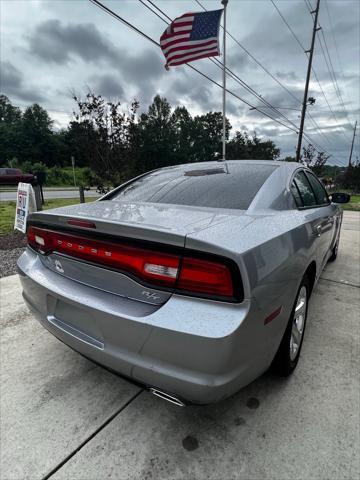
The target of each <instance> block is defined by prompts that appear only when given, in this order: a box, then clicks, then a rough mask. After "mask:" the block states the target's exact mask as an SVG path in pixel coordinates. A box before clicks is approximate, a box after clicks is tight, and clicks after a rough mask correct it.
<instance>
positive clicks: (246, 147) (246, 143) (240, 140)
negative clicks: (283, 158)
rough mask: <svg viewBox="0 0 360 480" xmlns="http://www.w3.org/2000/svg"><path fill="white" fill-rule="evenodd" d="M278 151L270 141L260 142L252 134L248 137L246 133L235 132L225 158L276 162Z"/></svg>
mask: <svg viewBox="0 0 360 480" xmlns="http://www.w3.org/2000/svg"><path fill="white" fill-rule="evenodd" d="M279 155H280V149H279V148H278V147H277V146H276V145H275V143H274V142H273V141H272V140H262V139H261V138H260V137H258V136H257V135H256V133H254V136H253V137H250V136H249V135H248V134H247V133H246V132H244V133H242V132H239V131H236V132H235V135H234V137H233V138H232V139H231V140H230V141H229V143H228V146H227V158H229V159H233V160H244V159H251V160H276V159H277V158H278V157H279Z"/></svg>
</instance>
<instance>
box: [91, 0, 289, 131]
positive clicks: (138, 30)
mask: <svg viewBox="0 0 360 480" xmlns="http://www.w3.org/2000/svg"><path fill="white" fill-rule="evenodd" d="M89 1H90V2H91V3H93V4H94V5H96V6H97V7H99V8H101V9H102V10H104V11H105V12H106V13H108V14H109V15H111V16H112V17H114V18H116V19H117V20H118V21H120V22H121V23H123V24H124V25H126V26H127V27H129V28H130V29H131V30H134V31H135V32H136V33H138V34H139V35H141V36H142V37H144V38H146V39H147V40H149V41H150V42H151V43H152V44H154V45H156V46H157V47H160V44H159V43H158V42H157V41H156V40H154V39H153V38H151V37H150V36H149V35H147V34H145V33H144V32H143V31H141V30H140V29H139V28H137V27H135V26H134V25H133V24H131V23H130V22H128V21H127V20H125V19H124V18H123V17H121V16H120V15H118V14H117V13H115V12H114V11H113V10H111V9H110V8H108V7H106V6H105V5H104V4H102V3H101V2H99V0H89ZM186 65H187V66H188V67H189V68H190V69H191V70H193V71H195V72H197V73H198V74H199V75H201V76H202V77H204V78H206V79H207V80H209V81H210V82H212V83H213V84H214V85H216V86H218V87H219V88H222V85H220V84H219V83H218V82H216V81H215V80H214V79H212V78H210V77H209V76H208V75H206V74H205V73H203V72H202V71H201V70H199V69H197V68H196V67H194V66H193V65H190V64H188V63H187V64H186ZM226 92H227V93H229V94H230V95H232V96H233V97H235V98H237V99H238V100H240V101H241V102H243V103H245V104H246V105H248V106H249V107H252V108H255V107H254V105H252V104H251V103H249V102H248V101H247V100H245V99H243V98H241V97H240V96H239V95H237V94H236V93H234V92H232V91H231V90H229V89H226ZM257 111H258V112H260V113H261V114H262V115H264V116H265V117H268V118H270V119H271V120H273V121H274V122H276V123H278V124H280V125H282V126H283V127H285V128H287V129H288V130H292V131H294V132H296V130H294V129H293V128H292V127H289V126H288V125H286V124H284V123H283V122H281V121H280V120H277V119H275V118H274V117H272V116H271V115H269V114H267V113H266V112H263V111H262V110H260V109H259V108H257Z"/></svg>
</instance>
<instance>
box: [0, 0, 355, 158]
mask: <svg viewBox="0 0 360 480" xmlns="http://www.w3.org/2000/svg"><path fill="white" fill-rule="evenodd" d="M101 1H102V3H104V4H105V5H106V6H108V7H109V8H111V9H112V10H113V11H115V12H116V13H118V14H119V15H121V16H122V17H123V18H125V19H126V20H127V21H129V22H131V23H133V24H134V25H135V26H137V27H138V28H139V29H140V30H141V31H143V32H145V33H146V34H148V35H149V36H151V37H152V38H154V39H155V40H157V41H158V40H159V37H160V35H161V33H162V32H163V30H164V29H165V28H166V25H165V23H164V22H163V21H162V20H161V19H159V18H158V17H156V16H155V15H154V14H153V13H152V12H151V11H149V10H148V9H147V8H146V7H145V6H144V5H143V4H141V3H140V1H138V0H101ZM143 1H144V3H147V1H146V0H143ZM152 1H153V3H154V4H156V6H158V7H159V8H161V9H162V10H163V12H164V13H166V14H167V15H168V16H169V17H171V18H174V17H176V16H179V15H182V14H183V13H186V12H191V11H201V7H200V6H199V5H198V4H197V3H196V1H195V0H179V1H178V0H166V1H165V0H152ZM306 1H308V0H274V3H275V5H276V6H277V7H278V9H279V10H280V12H281V14H282V15H283V17H284V18H285V20H286V21H287V22H288V24H289V25H290V27H291V28H292V30H293V32H294V34H295V35H296V37H297V38H298V40H299V42H300V44H302V45H303V46H304V47H305V48H308V47H309V46H310V39H311V29H312V18H311V16H310V14H309V11H308V9H307V3H306ZM314 2H315V0H310V3H314ZM201 3H202V4H203V5H204V6H205V8H206V9H209V10H211V9H217V8H220V6H221V5H220V0H217V1H215V0H201ZM150 6H151V5H150ZM151 8H152V9H154V7H153V6H151ZM0 9H1V11H0V14H1V17H0V18H1V78H0V80H1V92H2V93H5V94H6V95H7V96H8V97H9V98H10V99H11V101H12V102H13V104H15V105H18V106H20V107H22V108H24V107H26V106H27V105H29V104H31V103H33V102H38V103H40V104H41V105H42V106H44V107H45V108H46V109H47V110H48V111H49V113H50V115H51V117H52V118H53V119H54V121H55V128H61V127H64V126H66V124H67V123H68V122H69V120H70V119H71V115H72V110H73V108H74V104H73V102H72V100H71V97H70V92H71V91H76V92H77V93H79V94H80V95H81V94H82V95H84V94H85V93H86V92H87V91H88V89H92V90H94V91H95V92H96V93H101V94H103V95H104V96H106V97H107V98H110V99H112V100H114V99H120V100H121V101H122V103H124V108H125V106H126V104H127V103H128V102H129V101H131V99H132V98H134V97H136V98H137V99H139V100H140V103H141V108H142V109H146V108H147V106H148V104H149V103H150V102H151V99H152V98H153V97H154V95H156V94H157V93H160V94H161V95H164V96H166V97H167V98H168V100H169V101H170V102H171V103H172V105H174V106H175V105H178V104H183V105H186V107H187V108H188V109H189V110H190V112H191V113H192V114H199V113H203V112H207V111H210V110H213V111H214V110H221V89H220V88H219V87H217V86H216V85H214V84H212V83H211V82H210V81H208V80H206V79H204V78H203V77H201V76H200V75H199V74H197V73H196V72H194V71H192V70H190V69H189V68H188V67H186V66H181V67H176V68H172V69H171V71H169V72H167V71H166V70H165V69H164V63H165V62H164V59H163V56H162V54H161V51H160V50H159V49H158V48H157V47H156V46H155V45H153V44H151V43H150V42H149V41H147V40H146V39H145V38H143V37H141V36H139V35H138V34H137V33H136V32H134V31H132V30H129V29H128V28H127V27H126V26H124V25H123V24H122V23H120V22H119V21H117V20H116V19H114V18H113V17H111V16H110V15H108V14H106V13H105V12H104V11H102V10H100V9H99V8H98V7H96V6H95V5H94V4H92V3H90V1H89V0H0ZM319 22H320V25H321V27H322V30H323V34H324V37H323V36H322V34H321V33H320V32H319V35H318V38H320V40H321V44H320V43H319V40H317V43H316V49H315V55H314V63H313V66H314V70H315V73H316V76H317V78H318V80H319V82H320V85H319V83H318V82H317V81H316V79H315V78H314V76H312V81H311V84H310V90H309V96H313V97H315V98H316V103H315V105H313V106H310V107H309V108H308V111H309V112H311V118H307V120H306V124H305V128H306V132H307V133H308V135H309V136H310V137H309V138H311V139H312V140H313V141H314V142H316V144H317V145H319V146H321V147H322V148H323V149H324V150H326V151H327V152H328V153H330V154H331V155H332V157H331V160H330V161H329V163H334V164H338V165H340V164H346V163H347V160H348V156H349V150H350V144H351V136H352V128H353V125H354V123H355V121H356V120H359V112H360V93H359V76H360V66H359V46H360V1H359V0H321V7H320V15H319ZM228 31H229V32H230V33H231V35H232V36H233V37H234V38H235V39H236V40H237V41H238V42H239V43H240V44H241V45H242V47H244V48H245V49H246V50H247V51H248V52H249V53H250V54H251V55H252V56H253V57H255V59H256V60H257V61H258V62H259V63H260V64H261V65H262V66H263V67H264V68H265V69H266V70H267V71H268V72H269V73H270V74H271V75H272V77H275V80H274V78H272V77H271V76H270V75H269V74H268V73H266V72H265V71H264V69H263V68H262V67H261V66H259V64H258V63H256V62H255V61H254V60H253V59H252V58H251V57H250V56H249V55H248V54H247V53H246V52H245V51H244V49H242V48H241V47H240V46H239V44H238V43H235V42H234V41H233V39H231V38H229V37H228V40H227V64H228V66H229V68H230V69H231V70H232V71H233V72H234V73H235V74H236V75H237V76H238V77H240V78H241V79H242V80H243V81H245V82H246V83H247V84H248V85H249V86H250V87H251V88H252V89H253V90H254V91H256V92H257V93H258V94H260V95H261V96H262V98H264V99H266V100H267V101H268V102H270V103H271V104H272V105H273V106H275V107H277V108H280V107H282V109H281V110H280V112H281V113H282V115H285V117H287V119H288V120H290V121H291V122H293V123H294V124H296V125H298V123H299V114H300V111H299V109H300V104H299V101H298V100H299V99H300V101H301V99H302V95H303V88H304V81H305V76H306V68H307V57H306V56H305V54H304V53H303V51H302V49H301V46H300V45H299V43H298V41H297V40H296V39H295V38H294V36H293V35H292V33H291V32H290V31H289V29H288V27H287V26H286V25H285V23H284V21H283V19H282V18H281V17H280V15H279V13H278V11H277V10H276V9H275V7H274V5H273V3H272V2H271V0H230V1H229V6H228ZM324 38H325V41H324ZM321 46H322V47H323V49H324V53H325V55H323V53H322V49H321ZM326 49H327V50H328V52H329V55H330V59H331V63H330V60H329V59H328V58H327V57H326V55H327V53H326V51H327V50H326ZM325 57H326V58H327V63H326V62H325ZM327 64H328V66H329V68H328V66H327ZM194 65H195V66H196V67H197V68H199V69H200V70H201V71H202V72H204V73H206V74H207V75H208V76H210V77H211V78H212V79H214V80H216V81H217V82H221V70H220V69H218V68H217V67H216V66H215V65H214V64H213V63H211V62H210V61H209V60H206V59H204V60H200V61H197V62H195V63H194ZM329 70H330V71H329ZM334 74H335V77H334ZM276 79H277V80H278V82H280V83H281V85H280V84H279V83H278V82H277V81H276ZM228 88H229V89H230V90H231V91H232V92H234V93H235V94H236V95H237V96H239V97H241V98H243V99H245V100H246V101H247V102H249V103H250V104H251V105H253V106H256V107H259V108H261V109H262V110H263V111H265V112H267V113H268V114H270V115H271V116H272V117H274V119H275V120H278V121H281V122H282V123H285V124H286V125H290V124H289V121H288V120H287V119H286V118H284V117H283V116H282V115H281V114H279V113H275V112H274V111H272V110H271V109H270V108H268V107H264V105H263V104H262V103H261V102H260V100H259V99H258V98H256V97H254V96H253V95H252V94H251V93H249V92H248V91H246V90H245V89H244V88H243V87H242V86H241V85H239V83H237V82H236V81H235V80H233V79H229V80H228ZM336 90H337V91H336ZM324 94H325V96H324ZM328 104H329V105H330V107H331V110H332V111H330V109H329V106H328ZM227 113H228V116H229V118H230V121H231V123H232V125H233V132H234V131H235V130H242V131H245V130H246V131H248V132H249V133H250V134H251V133H253V132H254V131H256V133H257V134H258V135H260V136H263V137H267V138H271V139H272V140H274V141H275V142H276V143H277V144H278V145H279V146H280V147H281V154H282V156H285V155H294V153H295V146H296V133H295V132H293V131H291V130H289V129H288V128H286V127H285V126H282V125H280V124H279V123H276V121H275V120H274V119H271V118H268V117H266V116H264V115H262V114H261V113H260V112H258V111H256V110H250V109H249V106H247V105H245V104H244V103H242V102H241V101H240V100H238V99H237V98H235V97H233V96H231V95H228V112H227ZM290 126H291V125H290ZM359 139H360V134H359V135H358V136H357V138H356V143H355V150H354V155H353V159H354V160H356V157H357V156H358V157H359V159H360V153H359V146H360V142H359ZM306 143H307V142H305V144H306Z"/></svg>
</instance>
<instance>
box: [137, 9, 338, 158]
mask: <svg viewBox="0 0 360 480" xmlns="http://www.w3.org/2000/svg"><path fill="white" fill-rule="evenodd" d="M139 1H140V3H141V4H143V5H144V6H145V7H146V8H148V9H149V10H150V11H151V12H152V13H154V14H155V15H156V16H157V17H158V18H160V20H162V21H163V22H164V23H166V24H168V22H167V21H166V20H165V19H164V18H163V17H161V15H163V16H164V17H165V18H166V19H167V20H168V21H169V22H172V18H171V17H169V15H167V13H166V12H164V11H163V10H162V9H161V8H160V7H158V6H157V5H156V4H155V3H154V2H153V1H152V0H147V2H148V3H150V4H151V5H152V6H153V7H154V8H155V9H156V10H157V11H158V12H160V13H161V15H159V13H157V12H155V11H154V10H153V9H152V8H151V7H150V6H149V5H147V4H146V3H145V2H144V0H139ZM196 1H197V3H198V4H199V5H200V6H201V7H202V8H203V9H204V10H205V11H206V9H205V7H204V6H202V5H201V3H200V2H199V1H198V0H196ZM226 33H227V34H228V31H227V30H226ZM208 60H209V61H211V62H212V63H214V64H215V65H216V66H217V67H218V68H220V69H221V70H222V69H223V67H224V66H223V63H222V62H221V61H220V60H218V59H216V58H214V59H213V58H209V59H208ZM226 73H227V75H229V76H230V78H232V79H233V80H235V81H236V82H237V83H239V84H240V85H241V86H242V87H243V88H245V89H246V90H247V91H248V92H249V93H251V94H252V95H254V96H255V97H256V98H257V99H258V100H259V101H261V102H262V103H263V104H265V105H266V107H267V108H271V109H272V110H273V111H274V113H276V114H279V115H280V116H282V117H284V118H285V120H287V121H288V122H289V123H290V124H291V125H292V126H293V127H294V128H295V129H296V132H297V125H296V124H294V123H293V122H292V121H291V120H290V119H289V118H287V117H286V116H285V115H284V114H283V113H282V112H280V111H279V110H278V109H277V108H276V107H274V106H273V105H272V104H271V103H270V102H268V101H267V100H266V99H265V98H263V97H262V96H261V95H260V94H258V93H257V92H256V91H255V90H254V89H253V88H252V87H250V85H248V84H247V83H246V82H244V81H243V80H242V79H241V78H240V77H239V76H238V75H236V74H235V73H234V72H233V71H232V70H230V69H229V68H228V67H226ZM262 108H264V107H262ZM250 110H257V111H259V112H261V113H262V114H265V112H263V111H262V110H259V108H258V107H252V108H251V109H250ZM272 118H273V117H272ZM312 122H313V123H314V124H315V125H316V126H317V123H316V122H315V120H314V119H312ZM282 125H283V124H282ZM321 133H322V132H321ZM304 136H307V133H304ZM307 138H308V139H309V141H311V143H312V144H313V145H316V146H317V148H318V149H319V150H320V151H324V152H326V149H324V147H323V146H321V145H320V144H318V143H317V142H315V141H314V140H313V139H311V138H310V136H308V137H307ZM331 148H332V147H331ZM326 153H328V152H326Z"/></svg>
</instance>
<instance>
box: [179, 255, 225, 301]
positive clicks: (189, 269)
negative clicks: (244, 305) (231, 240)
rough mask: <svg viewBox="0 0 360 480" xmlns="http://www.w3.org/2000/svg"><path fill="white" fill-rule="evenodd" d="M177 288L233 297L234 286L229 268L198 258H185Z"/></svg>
mask: <svg viewBox="0 0 360 480" xmlns="http://www.w3.org/2000/svg"><path fill="white" fill-rule="evenodd" d="M177 287H178V288H179V289H180V290H186V291H189V292H199V293H206V294H209V295H216V296H220V297H233V296H234V286H233V280H232V275H231V272H230V270H229V268H228V266H226V265H223V264H222V263H219V262H212V261H207V260H202V259H197V258H187V257H185V258H184V260H183V262H182V266H181V271H180V276H179V281H178V284H177Z"/></svg>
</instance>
